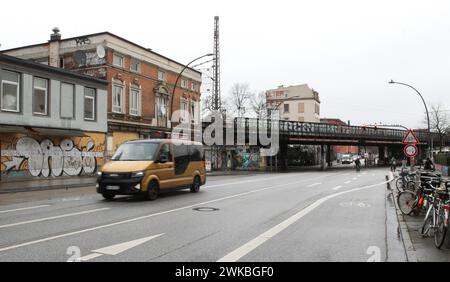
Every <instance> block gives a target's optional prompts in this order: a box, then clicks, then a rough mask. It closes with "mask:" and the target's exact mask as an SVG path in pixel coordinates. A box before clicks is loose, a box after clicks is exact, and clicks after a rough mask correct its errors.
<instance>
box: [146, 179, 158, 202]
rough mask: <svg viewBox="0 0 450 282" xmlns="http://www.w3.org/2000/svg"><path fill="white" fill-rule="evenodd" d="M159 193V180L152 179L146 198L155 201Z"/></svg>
mask: <svg viewBox="0 0 450 282" xmlns="http://www.w3.org/2000/svg"><path fill="white" fill-rule="evenodd" d="M158 194H159V186H158V182H156V181H155V180H152V181H151V182H150V184H148V189H147V195H146V198H147V200H149V201H154V200H156V198H158Z"/></svg>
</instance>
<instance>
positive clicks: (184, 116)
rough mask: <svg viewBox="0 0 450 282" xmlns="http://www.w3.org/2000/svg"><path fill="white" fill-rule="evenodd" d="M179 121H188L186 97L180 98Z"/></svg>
mask: <svg viewBox="0 0 450 282" xmlns="http://www.w3.org/2000/svg"><path fill="white" fill-rule="evenodd" d="M180 121H181V122H188V121H189V108H188V103H187V101H186V99H184V98H181V105H180Z"/></svg>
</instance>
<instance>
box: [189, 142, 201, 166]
mask: <svg viewBox="0 0 450 282" xmlns="http://www.w3.org/2000/svg"><path fill="white" fill-rule="evenodd" d="M189 154H190V159H191V161H192V162H197V161H203V160H204V156H203V147H202V146H200V145H194V146H190V147H189Z"/></svg>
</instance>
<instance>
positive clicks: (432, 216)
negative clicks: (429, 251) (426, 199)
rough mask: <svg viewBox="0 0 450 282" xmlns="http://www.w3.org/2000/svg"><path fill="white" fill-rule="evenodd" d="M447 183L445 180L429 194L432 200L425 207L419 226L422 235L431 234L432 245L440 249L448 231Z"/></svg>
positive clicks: (448, 204) (449, 206) (448, 202)
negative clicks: (421, 223)
mask: <svg viewBox="0 0 450 282" xmlns="http://www.w3.org/2000/svg"><path fill="white" fill-rule="evenodd" d="M448 185H449V183H448V182H446V183H445V184H444V185H442V186H441V187H439V188H437V189H436V191H435V193H434V194H433V195H432V196H430V200H431V201H432V203H431V205H430V206H429V208H428V209H427V213H426V215H425V218H424V222H423V225H422V228H421V234H422V236H424V237H425V236H431V235H432V236H433V237H434V245H435V246H436V248H438V249H440V248H441V247H442V245H443V244H444V241H445V236H446V235H447V231H448V217H449V211H450V201H449V192H448Z"/></svg>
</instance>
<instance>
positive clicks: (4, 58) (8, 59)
mask: <svg viewBox="0 0 450 282" xmlns="http://www.w3.org/2000/svg"><path fill="white" fill-rule="evenodd" d="M0 62H6V63H10V64H15V65H19V66H24V67H29V68H33V69H37V70H41V71H46V72H51V73H56V74H61V75H65V76H71V77H73V78H78V79H82V80H87V81H90V82H94V83H99V84H102V85H105V86H106V85H108V81H106V80H103V79H98V78H95V77H92V76H88V75H83V74H80V73H77V72H73V71H69V70H66V69H62V68H57V67H52V66H47V65H44V64H41V63H36V62H33V61H31V60H24V59H19V58H16V57H12V56H8V55H5V54H2V53H0Z"/></svg>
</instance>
